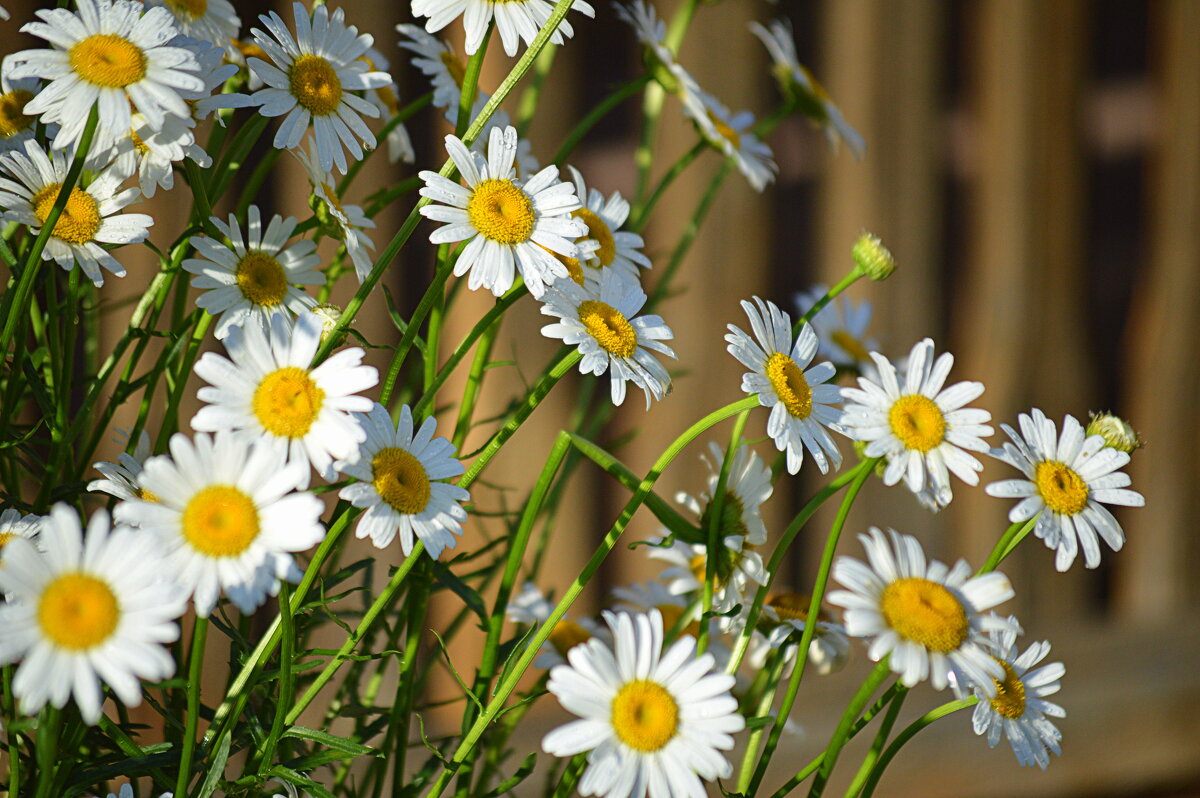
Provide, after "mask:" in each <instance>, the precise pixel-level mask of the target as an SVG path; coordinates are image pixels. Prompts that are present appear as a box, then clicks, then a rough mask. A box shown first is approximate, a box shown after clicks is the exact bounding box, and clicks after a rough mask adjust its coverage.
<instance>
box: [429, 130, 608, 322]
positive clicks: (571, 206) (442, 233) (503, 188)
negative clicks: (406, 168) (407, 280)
mask: <svg viewBox="0 0 1200 798" xmlns="http://www.w3.org/2000/svg"><path fill="white" fill-rule="evenodd" d="M446 151H447V152H448V153H449V154H450V158H451V159H452V160H453V161H454V164H455V166H457V167H458V171H459V173H460V174H461V175H462V178H463V180H465V181H466V183H467V187H466V188H463V187H462V186H460V185H459V184H458V183H454V182H451V181H450V180H447V179H446V178H444V177H442V176H441V175H439V174H438V173H436V172H430V171H423V172H421V173H420V177H421V179H422V180H424V181H425V185H424V186H423V187H422V188H421V192H420V193H421V196H422V197H428V198H429V199H431V200H434V201H435V202H434V203H432V204H429V205H426V206H425V207H423V208H421V215H422V216H425V217H427V218H429V219H432V220H434V221H435V222H446V223H447V224H446V225H445V226H444V227H441V228H439V229H437V230H435V231H433V233H432V234H430V236H429V241H430V243H432V244H452V243H455V242H458V241H466V242H467V244H466V246H465V247H464V248H463V250H462V252H460V253H459V255H458V261H457V262H456V263H455V264H454V275H455V276H456V277H461V276H463V275H464V274H466V273H467V272H468V271H470V272H471V277H470V280H469V282H468V283H467V286H468V287H469V288H470V289H471V290H472V291H474V290H475V289H477V288H479V287H480V286H483V287H484V288H487V289H488V290H489V291H491V292H492V293H493V294H495V295H496V296H501V295H502V294H504V292H506V291H507V290H508V289H509V288H511V287H512V284H513V281H514V280H515V279H516V275H515V271H514V268H515V269H520V271H521V276H522V277H523V278H525V285H526V286H527V287H528V288H529V293H530V294H532V295H533V297H534V298H535V299H540V298H541V296H542V293H543V292H544V291H545V289H546V285H547V284H548V283H551V282H553V281H554V280H555V279H556V278H558V277H566V276H567V269H566V267H565V266H563V264H562V263H560V262H559V261H558V260H556V259H555V258H554V255H553V254H552V253H558V254H560V255H566V256H568V257H572V258H573V257H575V256H576V254H577V249H576V247H575V245H574V244H573V243H571V242H572V241H573V240H574V239H576V238H578V237H579V236H581V235H583V234H584V233H586V232H587V225H585V224H584V223H583V222H582V221H580V220H579V219H572V218H571V217H570V216H569V214H570V213H571V211H573V210H576V209H577V208H579V200H578V199H577V198H576V197H575V187H574V186H573V185H571V184H570V183H564V182H561V181H560V180H559V179H558V167H556V166H547V167H546V168H545V169H543V170H542V171H540V172H538V173H537V174H536V175H534V176H533V177H531V178H530V179H529V181H528V182H527V183H524V184H522V183H520V182H518V181H517V180H516V179H515V177H514V175H513V159H514V158H515V157H516V153H517V130H516V128H513V127H507V128H505V129H504V130H503V131H501V130H499V129H498V128H493V130H492V132H491V136H490V137H489V139H488V155H487V158H486V159H484V157H483V156H482V155H480V154H478V153H473V152H471V151H469V150H468V149H467V148H466V146H465V145H464V144H463V143H462V140H461V139H459V138H458V137H457V136H446ZM438 203H443V204H438Z"/></svg>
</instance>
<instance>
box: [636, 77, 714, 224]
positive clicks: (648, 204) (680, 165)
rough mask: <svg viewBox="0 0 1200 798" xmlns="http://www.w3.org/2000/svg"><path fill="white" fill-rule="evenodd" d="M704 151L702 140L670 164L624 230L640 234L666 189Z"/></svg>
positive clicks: (705, 142)
mask: <svg viewBox="0 0 1200 798" xmlns="http://www.w3.org/2000/svg"><path fill="white" fill-rule="evenodd" d="M653 88H654V87H653V86H650V87H649V88H647V89H646V95H647V96H649V95H650V91H651V89H653ZM706 149H708V142H707V141H704V140H703V139H702V140H700V141H698V142H696V144H695V145H693V146H692V148H691V149H690V150H688V151H687V152H685V153H684V154H683V155H681V156H679V160H677V161H675V163H673V164H671V167H670V168H669V169H668V170H667V173H666V174H665V175H663V176H662V179H661V180H659V181H658V185H657V186H655V187H654V191H653V193H651V194H650V197H649V198H648V199H647V200H646V201H645V202H643V203H640V204H638V205H636V206H635V207H634V209H633V212H632V213H630V214H629V222H628V224H626V229H628V230H630V231H631V232H634V233H638V232H641V230H642V228H643V227H644V226H645V225H646V220H647V219H649V218H650V212H651V211H653V210H654V206H655V205H657V204H658V201H659V200H660V199H662V195H663V193H664V192H665V191H666V190H667V187H668V186H670V185H671V184H672V183H674V182H675V178H677V177H679V176H680V175H681V174H683V172H684V170H685V169H687V168H688V166H690V165H691V163H692V161H694V160H696V159H697V158H699V157H700V153H702V152H704V151H705V150H706Z"/></svg>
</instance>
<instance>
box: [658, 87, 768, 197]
mask: <svg viewBox="0 0 1200 798" xmlns="http://www.w3.org/2000/svg"><path fill="white" fill-rule="evenodd" d="M679 96H680V99H681V100H682V101H683V110H684V112H685V113H686V114H687V115H688V116H689V117H691V119H692V121H693V122H695V123H696V128H697V129H698V130H699V131H700V134H701V135H702V136H704V138H706V139H707V140H708V141H709V143H711V144H712V145H714V146H715V147H716V148H717V149H719V150H720V151H721V152H723V153H724V154H725V155H726V157H729V158H732V159H733V162H734V164H735V165H736V166H737V168H738V171H739V172H741V173H742V175H743V176H744V177H745V178H746V181H747V182H748V183H750V186H751V187H752V188H753V189H754V190H755V191H762V190H763V189H764V188H766V187H767V184H768V183H772V182H774V181H775V175H776V174H778V173H779V165H778V164H776V163H775V156H774V155H773V154H772V152H771V148H770V147H769V146H767V145H766V144H765V143H764V142H763V141H761V140H759V138H758V136H756V135H754V133H753V132H752V131H751V128H752V127H753V126H754V114H752V113H750V112H749V111H740V112H738V113H736V114H734V113H731V112H730V110H729V109H728V108H726V107H725V105H724V104H723V103H722V102H721V101H720V100H718V99H717V98H716V97H714V96H713V95H711V94H709V93H708V92H706V91H703V90H701V89H698V88H695V89H693V90H690V91H682V92H680V95H679Z"/></svg>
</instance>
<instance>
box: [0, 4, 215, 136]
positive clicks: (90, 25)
mask: <svg viewBox="0 0 1200 798" xmlns="http://www.w3.org/2000/svg"><path fill="white" fill-rule="evenodd" d="M77 6H78V9H79V10H78V11H77V12H71V11H68V10H67V9H65V8H52V9H39V10H37V11H36V12H35V13H36V14H37V16H38V17H40V18H41V19H42V21H41V22H30V23H28V24H26V25H24V26H22V27H21V32H22V33H29V34H32V35H34V36H37V37H38V38H41V39H45V40H46V41H48V42H50V44H51V45H52V47H51V49H48V50H23V51H21V52H19V53H16V54H14V55H13V56H11V58H12V65H11V71H10V72H9V75H10V76H11V77H14V78H26V77H33V78H42V79H43V80H46V81H48V85H47V86H46V87H45V88H44V89H42V90H41V91H40V92H39V93H38V94H37V96H36V97H34V98H33V99H32V100H30V101H29V102H28V103H27V104H26V105H25V113H26V114H30V115H37V116H40V117H41V120H42V121H43V122H57V123H58V124H59V125H60V126H61V127H60V128H59V131H58V135H57V136H55V137H54V144H53V149H55V150H65V149H68V148H70V147H72V146H73V145H75V144H77V143H78V142H79V139H80V137H81V136H82V135H83V129H84V127H85V126H86V124H87V120H88V115H89V112H90V111H91V109H92V106H93V105H95V104H97V103H98V104H99V113H100V117H99V123H98V125H97V127H96V136H95V139H94V144H93V146H94V147H95V148H96V149H97V150H106V149H108V148H109V147H110V146H112V144H114V143H115V142H116V141H117V140H118V139H119V138H121V137H123V136H126V135H127V134H128V133H129V130H130V129H131V128H132V127H133V125H132V117H131V114H132V112H133V111H135V110H136V111H140V112H141V113H142V114H143V115H144V116H145V118H146V121H147V123H148V124H149V125H150V127H151V128H152V129H153V130H158V129H160V128H161V127H162V125H163V119H164V117H165V116H166V115H168V114H170V115H173V116H177V117H185V118H186V117H188V116H189V115H190V113H189V111H188V108H187V104H186V103H185V102H184V101H183V97H182V96H181V95H180V92H181V91H200V90H202V89H203V83H202V81H201V80H200V78H199V77H197V75H196V73H197V72H198V71H199V65H198V64H197V62H196V57H195V55H193V54H192V53H191V52H190V51H189V50H188V49H187V48H185V47H179V46H176V44H175V42H174V41H173V40H174V39H175V37H176V36H177V35H178V34H179V28H178V27H177V25H176V22H175V17H174V16H172V15H171V12H170V11H168V10H167V9H165V8H149V9H146V8H144V7H143V6H142V4H141V3H138V2H133V1H132V0H78V3H77ZM143 12H144V13H143Z"/></svg>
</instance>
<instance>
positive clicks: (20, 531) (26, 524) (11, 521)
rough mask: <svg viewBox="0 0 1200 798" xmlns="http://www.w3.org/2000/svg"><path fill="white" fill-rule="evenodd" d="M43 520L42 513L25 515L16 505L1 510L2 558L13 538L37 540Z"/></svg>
mask: <svg viewBox="0 0 1200 798" xmlns="http://www.w3.org/2000/svg"><path fill="white" fill-rule="evenodd" d="M43 520H44V519H43V517H42V516H40V515H33V514H32V513H31V514H29V515H24V514H22V513H21V511H20V510H18V509H16V508H15V507H9V508H8V509H7V510H5V511H4V512H0V559H3V556H4V551H5V549H6V548H7V547H8V544H9V543H11V542H12V541H13V540H15V539H17V538H23V539H25V540H31V541H36V540H37V537H38V533H39V532H40V531H41V529H42V521H43Z"/></svg>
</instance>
